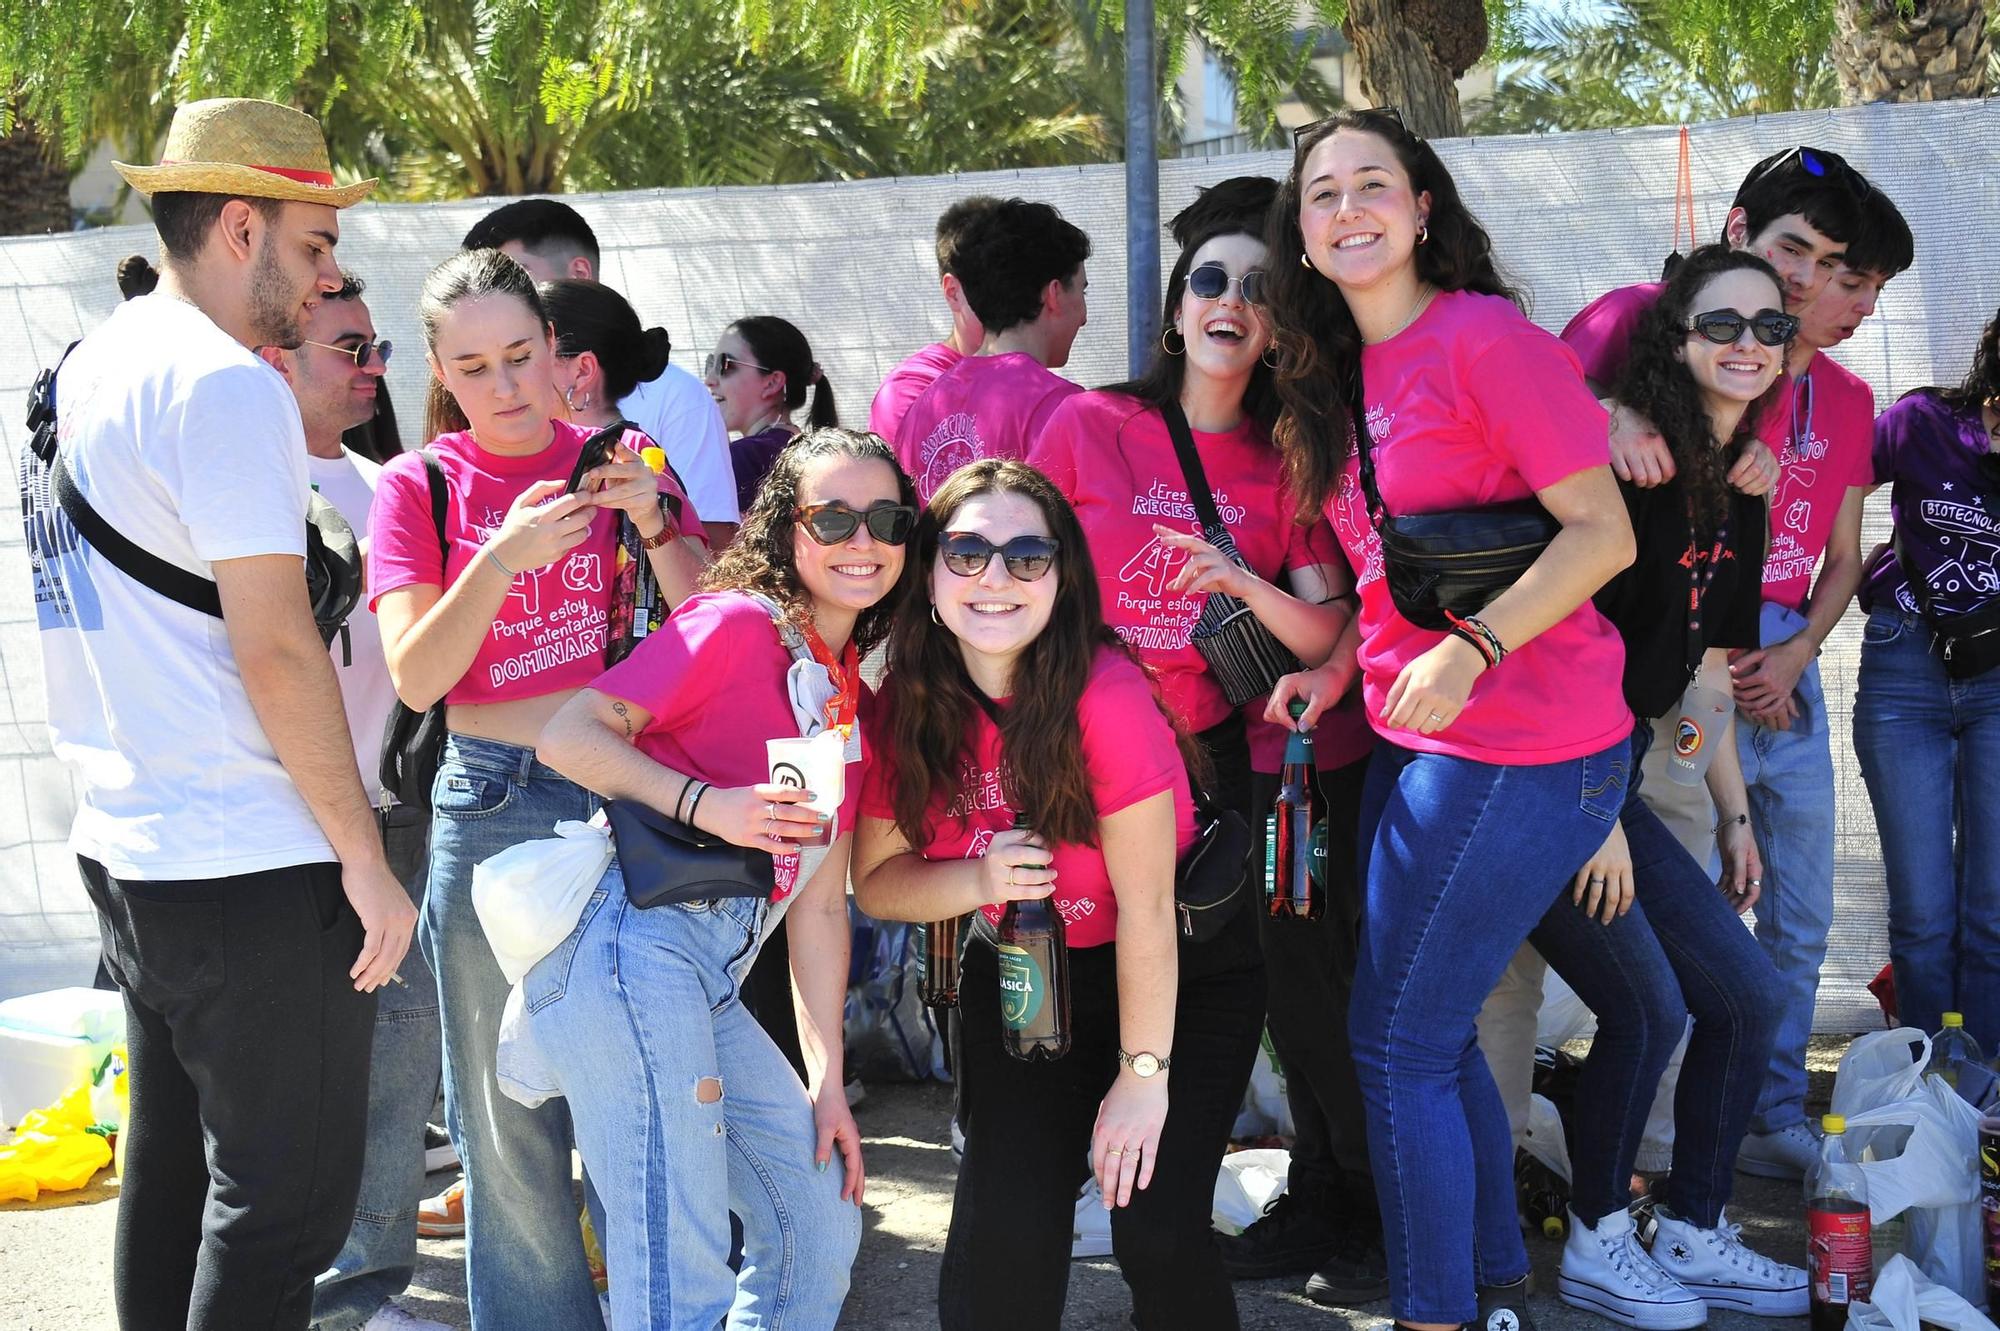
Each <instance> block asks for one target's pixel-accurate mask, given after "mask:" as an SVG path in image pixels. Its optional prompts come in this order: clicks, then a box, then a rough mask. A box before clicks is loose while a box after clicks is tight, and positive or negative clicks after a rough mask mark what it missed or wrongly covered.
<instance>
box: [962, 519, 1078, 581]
mask: <svg viewBox="0 0 2000 1331" xmlns="http://www.w3.org/2000/svg"><path fill="white" fill-rule="evenodd" d="M1060 549H1062V545H1061V543H1060V542H1058V541H1057V540H1056V539H1055V538H1054V537H1052V536H1016V537H1015V538H1014V539H1013V540H1011V541H1009V542H1007V544H1005V545H995V544H993V542H991V541H989V540H987V539H986V538H985V537H984V536H981V535H980V534H979V533H978V532H976V531H948V532H946V533H945V534H944V535H943V537H941V538H940V539H939V540H938V553H939V554H941V555H943V556H944V566H945V567H946V568H948V569H950V570H951V571H952V572H953V573H956V574H957V575H958V576H959V577H961V578H976V577H978V576H979V575H980V574H982V573H984V572H985V571H986V566H987V565H988V564H990V563H992V562H993V556H995V555H999V556H1000V560H1001V562H1002V563H1004V564H1005V565H1006V566H1007V571H1008V572H1009V573H1011V574H1013V575H1014V577H1015V578H1017V579H1019V580H1020V581H1022V582H1039V581H1040V580H1041V577H1042V575H1043V574H1044V573H1047V572H1048V571H1049V565H1050V564H1052V563H1054V562H1055V558H1056V551H1058V550H1060Z"/></svg>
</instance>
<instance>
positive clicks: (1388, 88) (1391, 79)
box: [1321, 0, 1489, 137]
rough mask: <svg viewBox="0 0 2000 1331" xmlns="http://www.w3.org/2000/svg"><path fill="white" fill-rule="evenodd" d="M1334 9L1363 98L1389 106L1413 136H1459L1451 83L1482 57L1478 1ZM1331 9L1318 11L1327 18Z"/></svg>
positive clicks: (1388, 1)
mask: <svg viewBox="0 0 2000 1331" xmlns="http://www.w3.org/2000/svg"><path fill="white" fill-rule="evenodd" d="M1338 8H1340V9H1344V11H1345V12H1344V13H1340V14H1339V15H1338V18H1339V21H1340V29H1341V32H1342V33H1344V34H1345V35H1346V37H1347V40H1348V41H1349V42H1350V43H1352V45H1353V47H1354V56H1355V59H1356V60H1357V61H1358V62H1359V63H1360V66H1361V90H1362V92H1364V93H1366V94H1367V96H1368V100H1369V101H1371V102H1373V103H1374V104H1375V105H1377V106H1393V107H1396V108H1397V109H1398V110H1399V111H1401V113H1402V116H1403V121H1404V123H1405V124H1407V125H1409V127H1410V128H1411V129H1413V130H1415V131H1416V132H1417V133H1419V134H1426V135H1430V136H1433V137H1454V136H1457V135H1460V134H1463V133H1464V132H1465V120H1464V114H1463V112H1462V110H1461V109H1460V107H1459V104H1458V82H1457V80H1458V76H1459V75H1461V74H1463V73H1465V71H1466V70H1468V69H1471V68H1472V66H1473V65H1474V64H1475V63H1477V62H1478V60H1479V57H1480V56H1482V55H1484V54H1486V47H1487V43H1488V40H1489V27H1488V22H1487V13H1486V5H1485V4H1484V3H1483V0H1347V3H1346V4H1345V5H1344V6H1340V7H1338ZM1335 10H1336V7H1335V6H1330V5H1326V4H1322V6H1321V11H1322V13H1327V14H1329V16H1330V17H1331V16H1333V15H1334V13H1335Z"/></svg>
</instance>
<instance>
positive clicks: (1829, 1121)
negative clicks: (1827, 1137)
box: [1819, 1114, 1847, 1133]
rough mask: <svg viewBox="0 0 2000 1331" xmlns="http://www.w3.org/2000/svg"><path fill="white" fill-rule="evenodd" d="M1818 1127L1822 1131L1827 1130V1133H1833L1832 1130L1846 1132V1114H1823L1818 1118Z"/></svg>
mask: <svg viewBox="0 0 2000 1331" xmlns="http://www.w3.org/2000/svg"><path fill="white" fill-rule="evenodd" d="M1819 1127H1820V1131H1822V1132H1828V1133H1833V1132H1846V1131H1847V1115H1845V1114H1828V1115H1826V1116H1825V1117H1824V1118H1822V1119H1820V1121H1819Z"/></svg>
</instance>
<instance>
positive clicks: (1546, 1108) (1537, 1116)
mask: <svg viewBox="0 0 2000 1331" xmlns="http://www.w3.org/2000/svg"><path fill="white" fill-rule="evenodd" d="M1521 1149H1522V1150H1524V1151H1526V1152H1527V1153H1528V1154H1529V1155H1532V1156H1534V1157H1535V1159H1537V1160H1539V1161H1541V1162H1542V1163H1543V1164H1544V1165H1546V1166H1548V1168H1549V1172H1550V1173H1552V1174H1554V1175H1555V1176H1556V1177H1557V1178H1559V1179H1561V1180H1562V1181H1563V1182H1565V1183H1568V1182H1570V1181H1571V1177H1570V1163H1569V1137H1568V1134H1566V1133H1565V1132H1564V1131H1563V1121H1562V1114H1561V1113H1559V1112H1558V1111H1557V1110H1556V1106H1555V1102H1554V1101H1552V1100H1550V1099H1549V1098H1548V1097H1547V1096H1545V1095H1535V1096H1530V1097H1529V1098H1528V1130H1527V1132H1526V1133H1525V1134H1524V1135H1523V1136H1522V1138H1521Z"/></svg>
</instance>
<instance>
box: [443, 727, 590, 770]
mask: <svg viewBox="0 0 2000 1331" xmlns="http://www.w3.org/2000/svg"><path fill="white" fill-rule="evenodd" d="M444 761H445V762H447V763H452V764H455V765H457V766H459V767H473V768H477V769H478V770H480V771H482V772H493V773H496V774H498V775H500V776H505V777H511V778H513V779H514V780H516V781H567V780H569V778H568V777H566V776H564V775H563V774H562V773H561V772H558V771H557V770H556V769H555V768H553V767H550V766H549V765H548V764H547V763H544V762H541V761H539V760H537V759H536V757H535V751H534V750H533V749H532V748H530V747H528V746H527V745H525V744H509V743H507V742H506V741H505V740H498V739H481V738H480V737H478V736H477V735H461V734H459V733H458V732H457V731H449V732H447V733H446V734H445V737H444Z"/></svg>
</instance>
